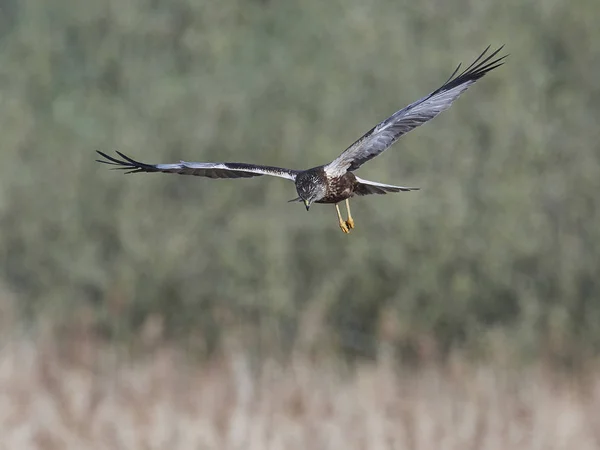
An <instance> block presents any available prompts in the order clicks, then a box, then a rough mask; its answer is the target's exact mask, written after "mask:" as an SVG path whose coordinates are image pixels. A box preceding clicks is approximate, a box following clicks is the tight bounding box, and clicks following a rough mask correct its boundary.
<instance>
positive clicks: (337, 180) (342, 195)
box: [97, 46, 508, 233]
mask: <svg viewBox="0 0 600 450" xmlns="http://www.w3.org/2000/svg"><path fill="white" fill-rule="evenodd" d="M503 47H504V46H502V47H500V48H498V49H497V50H496V51H494V52H492V53H491V54H489V55H488V50H489V49H490V47H489V46H488V47H487V48H486V49H485V50H484V51H483V53H481V55H479V57H478V58H477V59H476V60H475V61H474V62H473V63H472V64H471V65H470V66H469V67H467V68H466V69H465V70H464V71H462V72H461V73H458V71H459V69H460V64H459V65H458V67H457V68H456V70H455V71H454V72H453V73H452V75H451V76H450V78H449V79H448V80H447V81H446V82H445V83H444V84H443V85H442V86H441V87H439V88H438V89H436V90H435V91H433V92H432V93H431V94H429V95H427V96H425V97H423V98H421V99H419V100H417V101H416V102H414V103H411V104H410V105H408V106H406V107H405V108H403V109H401V110H399V111H397V112H395V113H394V114H392V115H391V116H390V117H388V118H387V119H385V120H384V121H383V122H381V123H379V124H378V125H376V126H375V127H373V128H372V129H371V130H369V131H367V133H366V134H365V135H363V136H362V137H361V138H360V139H358V140H357V141H356V142H354V143H353V144H352V145H351V146H350V147H348V148H347V149H346V150H345V151H344V152H343V153H342V154H341V155H340V156H338V157H337V158H336V159H334V160H333V161H331V162H330V163H329V164H324V165H322V166H317V167H313V168H311V169H308V170H292V169H284V168H281V167H272V166H260V165H254V164H244V163H224V162H222V163H209V162H185V161H179V162H178V163H174V164H146V163H142V162H139V161H136V160H134V159H132V158H130V157H128V156H125V155H124V154H123V153H121V152H117V154H118V155H119V156H120V157H121V158H122V159H117V158H115V157H112V156H109V155H107V154H105V153H103V152H100V151H98V153H99V154H100V155H101V156H102V157H104V158H105V159H103V160H97V161H98V162H101V163H104V164H110V165H114V166H116V167H115V168H116V169H124V170H126V171H127V172H126V173H139V172H164V173H177V174H181V175H196V176H202V177H208V178H250V177H259V176H262V175H272V176H275V177H280V178H286V179H288V180H290V181H293V182H294V183H295V185H296V191H297V193H298V197H297V198H295V199H293V200H290V202H294V201H298V202H303V203H304V205H305V206H306V210H307V211H308V209H309V208H310V206H311V205H312V204H313V203H329V204H333V205H335V209H336V212H337V218H338V223H339V226H340V228H341V230H342V231H343V232H344V233H349V232H350V230H351V229H353V228H354V220H353V218H352V215H351V213H350V203H349V201H348V200H349V199H350V198H351V197H353V196H355V195H359V196H363V195H370V194H387V193H388V192H404V191H413V190H418V189H419V188H416V187H407V186H394V185H391V184H384V183H378V182H375V181H368V180H364V179H362V178H359V177H358V176H356V175H354V173H353V172H354V171H355V170H356V169H358V168H359V167H360V166H361V165H362V164H364V163H366V162H367V161H369V160H370V159H372V158H375V157H376V156H377V155H379V154H381V153H382V152H383V151H384V150H386V149H387V148H388V147H390V146H391V145H392V144H394V143H395V142H396V141H397V140H398V139H399V138H400V137H401V136H402V135H404V134H405V133H408V132H409V131H411V130H412V129H414V128H416V127H418V126H419V125H422V124H424V123H425V122H427V121H429V120H431V119H433V118H434V117H435V116H437V115H438V114H439V113H441V112H442V111H445V110H446V109H448V108H449V107H450V105H452V102H453V101H454V100H456V99H457V98H458V97H459V96H460V94H462V93H463V92H464V91H466V90H467V89H468V88H469V86H471V85H472V84H473V83H475V82H476V81H477V80H479V79H480V78H481V77H483V76H484V75H485V74H486V73H488V72H490V71H491V70H493V69H495V68H496V67H499V66H501V65H502V64H503V63H504V60H505V58H506V57H507V56H508V55H505V56H501V57H497V55H498V53H499V52H500V50H502V48H503ZM486 55H487V56H486ZM343 201H345V202H346V209H347V212H348V218H347V219H346V220H344V219H343V218H342V214H341V213H340V208H339V203H340V202H343Z"/></svg>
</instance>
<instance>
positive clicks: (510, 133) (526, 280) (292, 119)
mask: <svg viewBox="0 0 600 450" xmlns="http://www.w3.org/2000/svg"><path fill="white" fill-rule="evenodd" d="M597 11H598V8H597V5H596V2H594V1H591V0H588V1H586V0H577V1H575V2H567V1H560V0H558V1H542V0H539V1H528V2H523V1H521V0H507V1H503V2H495V1H491V0H489V1H480V0H477V1H476V0H455V1H451V2H439V1H433V2H411V1H402V0H401V1H398V0H370V1H368V2H366V1H364V0H346V1H341V0H333V1H328V2H323V1H321V0H304V1H302V2H292V1H274V0H272V1H269V0H264V1H247V0H226V1H219V2H200V1H198V2H196V1H192V0H175V1H170V2H158V1H155V0H103V1H95V2H80V1H75V0H55V1H53V2H45V1H42V0H18V1H17V0H2V1H1V2H0V130H2V132H1V135H0V136H1V143H2V151H1V152H0V223H1V230H2V233H1V234H0V276H1V278H2V284H3V286H4V291H5V292H6V293H8V292H12V293H14V299H15V303H16V304H17V305H18V312H19V314H18V316H17V317H20V318H21V319H25V320H24V321H23V320H22V321H21V323H24V324H34V325H36V326H35V327H34V330H38V329H39V328H38V327H37V326H38V325H39V324H43V323H58V324H62V325H63V326H64V330H66V331H68V332H69V333H67V334H68V335H69V336H71V335H72V332H73V327H74V326H75V325H74V324H79V325H82V326H85V327H87V329H89V330H93V331H94V333H97V334H98V335H99V336H103V337H105V338H106V339H108V340H109V341H111V342H120V343H131V342H152V341H153V340H163V339H167V340H169V341H173V342H178V343H182V345H183V346H184V347H185V348H190V349H193V351H194V353H195V354H204V352H207V353H208V352H210V351H212V350H215V349H218V348H220V347H221V346H222V344H223V342H224V341H223V338H224V336H228V337H231V338H232V339H235V338H241V339H244V341H245V342H246V343H247V344H248V346H249V347H251V348H252V349H254V351H257V352H260V351H263V350H264V351H269V352H272V351H275V352H277V351H281V352H285V351H287V350H288V349H289V348H305V349H309V350H313V351H320V349H329V350H332V351H341V352H342V353H343V354H346V355H349V356H353V355H356V354H358V355H362V356H372V355H374V354H375V352H376V351H377V349H378V348H379V347H380V346H379V345H378V344H379V343H387V344H390V345H389V348H391V349H392V350H396V351H398V354H399V355H402V356H405V357H413V356H428V355H429V356H431V355H433V356H438V355H439V356H444V355H448V354H449V353H451V351H452V350H453V349H466V350H468V351H469V352H470V354H472V355H473V356H475V357H477V356H482V357H486V356H488V355H490V354H493V355H496V356H498V355H500V356H501V357H506V358H509V359H512V358H514V357H518V358H521V357H526V358H531V357H536V356H543V357H550V358H553V359H556V360H557V361H564V362H569V363H572V362H577V361H581V360H583V359H585V358H587V357H589V356H590V355H594V354H595V352H597V350H598V349H599V348H600V327H598V323H599V322H600V302H598V300H599V299H600V282H599V281H598V274H599V273H600V257H599V256H600V208H599V206H600V197H599V196H598V192H599V190H600V144H599V143H600V127H598V125H597V120H598V119H597V118H598V117H599V116H600V84H599V83H598V75H599V74H600V30H599V28H598V25H597V23H598V20H597V19H598V12H597ZM503 43H504V44H506V51H507V52H509V53H510V54H511V56H510V59H509V60H508V63H507V64H506V65H505V66H504V67H502V68H500V69H498V70H497V71H495V72H494V73H493V74H491V75H489V76H487V77H486V78H485V79H484V80H482V82H481V83H478V84H477V85H476V86H475V87H473V88H472V89H471V90H470V91H469V92H467V93H466V94H465V95H464V96H463V97H462V98H461V99H460V100H459V101H458V102H457V103H456V104H455V106H454V107H453V108H452V109H451V110H450V111H449V112H447V113H445V114H444V115H442V116H440V117H439V118H437V119H436V120H435V122H434V123H433V124H428V125H426V126H424V127H422V128H419V129H418V130H416V131H414V132H413V133H411V134H410V135H408V136H406V137H405V138H403V139H402V140H401V141H400V142H399V143H398V144H396V146H395V147H394V148H393V149H391V150H390V151H388V152H387V153H386V154H385V155H384V156H382V157H381V158H378V159H376V160H374V161H373V162H371V163H369V164H368V165H367V166H365V167H364V168H362V169H361V171H360V175H361V176H364V177H365V178H369V179H374V180H380V181H383V182H390V183H406V184H409V185H417V186H421V187H422V188H423V189H422V190H421V191H419V192H417V193H411V194H398V195H393V196H385V197H373V198H369V199H358V200H357V201H355V202H354V203H353V204H354V207H353V212H354V215H355V218H356V220H357V228H356V230H355V231H354V232H353V233H352V234H351V235H349V236H345V235H343V234H342V233H341V232H340V231H339V229H338V228H337V225H336V221H335V213H334V211H333V208H331V207H328V208H327V207H315V208H313V209H312V210H311V211H310V213H308V214H307V213H306V211H304V209H303V208H301V207H299V206H298V205H295V204H288V203H286V200H288V199H290V198H293V197H294V196H295V191H294V188H293V186H292V185H291V184H289V183H287V182H285V181H283V180H277V179H266V178H263V179H253V180H238V181H211V180H207V179H197V178H192V177H189V178H183V177H174V176H166V175H137V176H127V177H126V176H122V175H121V174H119V173H115V172H110V171H108V170H106V168H105V167H102V166H100V165H98V164H97V163H95V162H94V159H95V155H94V150H96V149H101V150H104V151H112V150H113V149H118V150H121V151H123V152H125V153H126V154H130V155H131V156H133V157H136V158H138V159H140V160H143V161H148V162H171V161H177V160H179V159H185V160H197V161H203V160H204V161H242V162H255V163H268V164H272V165H281V166H287V167H294V168H307V167H311V166H314V165H318V164H321V163H324V162H327V161H329V160H331V159H333V158H334V157H335V156H337V155H338V154H339V153H340V152H341V151H342V150H343V149H344V148H345V147H346V146H347V145H349V144H350V143H351V142H353V141H354V140H355V139H356V138H357V137H359V136H360V135H361V134H362V133H364V132H365V131H366V130H367V129H369V128H370V127H371V126H373V125H374V124H375V123H377V122H378V121H379V120H381V119H383V118H385V117H387V116H388V115H389V114H391V113H392V112H394V111H395V110H396V109H399V108H400V107H402V106H404V105H405V104H407V103H409V102H411V101H413V100H415V99H417V98H419V97H421V96H422V95H424V94H426V93H428V92H429V91H431V90H432V89H434V88H436V87H437V86H438V85H439V84H440V83H441V82H443V81H444V80H445V79H446V78H447V77H448V75H449V74H450V73H451V72H452V70H453V69H454V67H455V65H456V64H457V63H458V62H459V61H463V62H469V61H470V60H472V59H473V58H474V57H476V56H477V55H478V54H479V53H480V52H481V51H482V50H483V48H484V47H485V46H487V45H488V44H492V45H493V46H497V45H500V44H503ZM7 296H8V294H6V295H5V297H7ZM7 298H8V297H7ZM79 325H77V326H79ZM496 356H495V357H496Z"/></svg>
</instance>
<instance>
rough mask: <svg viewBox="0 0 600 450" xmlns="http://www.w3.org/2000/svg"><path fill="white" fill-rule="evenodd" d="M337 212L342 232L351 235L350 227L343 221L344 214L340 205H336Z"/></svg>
mask: <svg viewBox="0 0 600 450" xmlns="http://www.w3.org/2000/svg"><path fill="white" fill-rule="evenodd" d="M335 210H336V211H337V216H338V221H339V224H340V228H341V229H342V231H343V232H344V233H346V234H348V233H350V229H349V228H348V225H347V224H346V222H345V221H344V219H342V213H341V212H340V207H339V206H338V204H337V203H336V204H335Z"/></svg>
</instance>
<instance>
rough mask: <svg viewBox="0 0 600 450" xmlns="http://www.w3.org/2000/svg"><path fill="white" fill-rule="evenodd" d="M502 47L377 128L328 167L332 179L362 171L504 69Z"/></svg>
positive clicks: (453, 75)
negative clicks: (489, 75)
mask: <svg viewBox="0 0 600 450" xmlns="http://www.w3.org/2000/svg"><path fill="white" fill-rule="evenodd" d="M503 47H504V46H502V47H500V48H499V49H497V50H496V51H494V52H493V53H491V54H490V55H489V56H487V57H486V58H485V59H484V56H485V54H486V53H487V51H488V50H489V48H490V47H489V46H488V47H487V48H486V49H485V50H484V51H483V53H482V54H481V55H479V57H478V58H477V59H476V60H475V61H474V62H473V63H472V64H471V65H470V66H469V67H467V68H466V69H465V70H464V71H463V72H461V73H460V74H459V75H457V76H456V77H455V75H456V74H457V73H458V70H459V68H460V64H459V65H458V67H457V68H456V70H455V71H454V73H453V74H452V75H451V76H450V78H449V79H448V81H446V83H444V84H443V85H442V86H441V87H440V88H438V89H437V90H435V91H433V92H432V93H431V94H429V95H427V96H426V97H423V98H421V99H419V100H417V101H416V102H414V103H411V104H410V105H408V106H407V107H405V108H403V109H401V110H399V111H397V112H396V113H394V114H393V115H392V116H390V117H389V118H387V119H386V120H384V121H383V122H381V123H380V124H378V125H377V126H375V127H373V128H372V129H371V130H369V131H368V132H367V133H366V134H365V135H364V136H362V137H361V138H360V139H358V140H357V141H356V142H354V143H353V144H352V145H351V146H350V147H348V148H347V149H346V150H345V151H344V152H343V153H342V154H341V155H340V156H339V157H338V158H336V159H335V160H333V161H332V162H331V163H329V164H327V165H326V166H325V171H326V172H327V173H328V174H329V175H341V174H343V173H345V172H346V171H353V170H356V169H358V168H359V167H360V166H361V165H362V164H364V163H365V162H367V161H369V160H370V159H372V158H374V157H376V156H377V155H379V154H380V153H382V152H383V151H384V150H386V149H387V148H389V147H390V146H391V145H392V144H394V143H395V142H396V141H397V140H398V139H399V138H400V137H401V136H402V135H404V134H406V133H408V132H409V131H411V130H413V129H414V128H416V127H418V126H419V125H422V124H424V123H425V122H428V121H429V120H431V119H433V118H434V117H435V116H437V115H438V114H439V113H441V112H442V111H445V110H446V109H448V108H450V106H451V105H452V102H453V101H454V100H456V99H457V98H458V96H460V94H462V93H463V92H464V91H466V90H467V89H468V88H469V86H471V85H472V84H473V83H475V82H476V81H477V80H478V79H480V78H481V77H483V76H484V75H485V74H486V73H488V72H489V71H491V70H493V69H495V68H496V67H498V66H501V65H502V64H503V63H504V60H505V58H506V57H507V56H508V55H505V56H502V57H499V58H496V59H494V57H495V56H496V55H497V54H498V52H500V50H502V48H503Z"/></svg>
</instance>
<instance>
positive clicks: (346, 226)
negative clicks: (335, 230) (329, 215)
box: [340, 222, 350, 234]
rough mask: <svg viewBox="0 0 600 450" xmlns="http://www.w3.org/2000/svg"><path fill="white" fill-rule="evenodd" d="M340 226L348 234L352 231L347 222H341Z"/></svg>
mask: <svg viewBox="0 0 600 450" xmlns="http://www.w3.org/2000/svg"><path fill="white" fill-rule="evenodd" d="M340 228H341V229H342V231H343V232H344V233H346V234H348V233H350V229H349V228H348V225H347V224H346V222H340Z"/></svg>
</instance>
